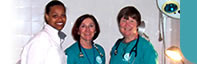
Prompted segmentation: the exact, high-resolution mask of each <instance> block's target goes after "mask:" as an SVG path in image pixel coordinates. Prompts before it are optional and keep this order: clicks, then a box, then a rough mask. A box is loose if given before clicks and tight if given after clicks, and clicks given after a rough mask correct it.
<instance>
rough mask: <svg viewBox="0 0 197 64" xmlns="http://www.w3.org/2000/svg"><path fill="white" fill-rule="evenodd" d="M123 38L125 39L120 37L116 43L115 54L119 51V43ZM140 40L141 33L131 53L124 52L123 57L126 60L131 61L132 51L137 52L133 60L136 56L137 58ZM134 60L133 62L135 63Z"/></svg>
mask: <svg viewBox="0 0 197 64" xmlns="http://www.w3.org/2000/svg"><path fill="white" fill-rule="evenodd" d="M123 39H124V38H122V39H119V40H118V41H117V42H116V44H115V46H116V48H115V51H114V55H117V53H118V50H117V49H118V47H119V45H120V42H121V41H122V40H123ZM138 42H139V35H138V38H137V41H136V44H135V45H134V47H133V48H132V49H131V51H130V52H129V53H124V54H123V56H122V57H123V58H124V60H126V61H129V59H130V56H131V53H132V52H134V53H135V56H134V60H133V62H134V61H135V58H136V56H137V44H138ZM133 62H132V63H133Z"/></svg>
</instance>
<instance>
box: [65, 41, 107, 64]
mask: <svg viewBox="0 0 197 64" xmlns="http://www.w3.org/2000/svg"><path fill="white" fill-rule="evenodd" d="M96 47H97V48H98V50H99V51H97V50H96V48H95V47H92V48H91V49H85V48H83V47H81V51H82V53H83V57H80V56H79V55H80V50H79V46H78V42H75V43H74V44H73V45H71V46H70V47H69V48H67V49H66V50H65V51H64V52H65V54H66V55H67V64H105V51H104V49H103V48H102V47H101V46H100V45H98V44H96ZM99 52H101V53H102V54H103V57H101V56H100V54H99Z"/></svg>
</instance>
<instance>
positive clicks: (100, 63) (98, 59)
mask: <svg viewBox="0 0 197 64" xmlns="http://www.w3.org/2000/svg"><path fill="white" fill-rule="evenodd" d="M96 62H98V63H99V64H102V59H101V57H100V56H96Z"/></svg>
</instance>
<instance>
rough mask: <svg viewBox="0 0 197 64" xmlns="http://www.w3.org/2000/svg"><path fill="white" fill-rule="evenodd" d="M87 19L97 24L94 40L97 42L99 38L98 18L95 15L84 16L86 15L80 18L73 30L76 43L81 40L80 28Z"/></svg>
mask: <svg viewBox="0 0 197 64" xmlns="http://www.w3.org/2000/svg"><path fill="white" fill-rule="evenodd" d="M86 18H90V19H91V20H93V22H94V23H95V28H96V33H95V34H94V36H93V39H92V40H95V39H96V38H97V37H98V35H99V33H100V28H99V24H98V22H97V20H96V18H95V17H94V16H93V15H90V14H84V15H82V16H80V17H79V18H78V19H77V20H76V22H75V24H74V26H73V28H72V36H73V38H74V40H76V41H79V39H80V35H79V34H78V32H79V27H80V25H81V23H82V22H83V20H85V19H86Z"/></svg>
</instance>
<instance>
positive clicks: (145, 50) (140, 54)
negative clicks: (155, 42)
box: [110, 36, 158, 64]
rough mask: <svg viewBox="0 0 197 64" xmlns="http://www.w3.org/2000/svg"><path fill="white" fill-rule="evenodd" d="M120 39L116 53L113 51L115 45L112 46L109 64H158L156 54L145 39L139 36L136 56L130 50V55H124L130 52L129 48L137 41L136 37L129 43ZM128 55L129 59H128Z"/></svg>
mask: <svg viewBox="0 0 197 64" xmlns="http://www.w3.org/2000/svg"><path fill="white" fill-rule="evenodd" d="M122 41H123V40H121V41H120V44H119V46H118V49H117V54H116V55H115V54H114V51H115V48H116V47H117V46H115V45H114V46H113V48H112V50H111V53H110V54H111V59H110V64H158V54H157V52H156V51H155V49H154V47H153V46H152V44H151V43H150V42H149V41H147V40H146V39H144V38H142V37H141V36H139V41H138V44H137V56H136V57H135V54H136V53H135V52H132V53H131V55H130V56H126V55H127V54H129V53H130V51H131V49H132V48H133V47H134V45H135V44H136V43H137V39H136V40H134V41H131V42H130V43H123V42H122ZM116 43H117V42H116ZM134 50H136V48H134ZM129 57H130V59H128V58H129ZM134 58H135V59H134Z"/></svg>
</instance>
